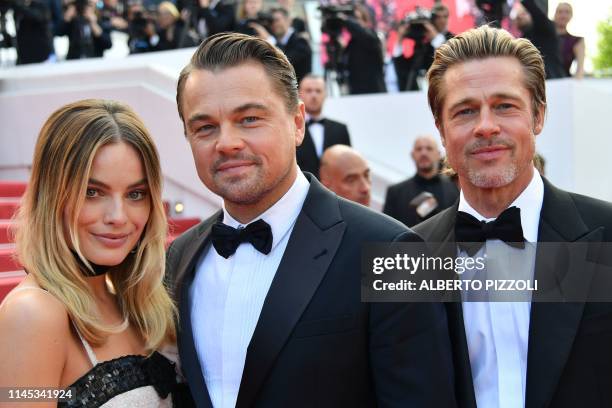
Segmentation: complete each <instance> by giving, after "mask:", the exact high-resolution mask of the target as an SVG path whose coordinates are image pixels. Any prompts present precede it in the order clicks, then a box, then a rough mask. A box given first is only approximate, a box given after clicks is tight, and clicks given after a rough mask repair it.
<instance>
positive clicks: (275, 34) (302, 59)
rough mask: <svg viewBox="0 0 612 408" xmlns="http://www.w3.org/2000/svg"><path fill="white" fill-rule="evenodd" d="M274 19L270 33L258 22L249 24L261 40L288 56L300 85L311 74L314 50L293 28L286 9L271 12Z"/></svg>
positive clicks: (303, 36)
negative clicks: (273, 45) (268, 42)
mask: <svg viewBox="0 0 612 408" xmlns="http://www.w3.org/2000/svg"><path fill="white" fill-rule="evenodd" d="M270 16H271V18H272V21H271V26H270V29H271V30H272V33H271V34H270V32H268V30H267V29H266V27H264V26H262V25H261V24H259V23H258V22H251V23H250V24H249V26H250V27H252V28H253V29H254V30H255V32H256V33H257V35H258V36H259V37H260V38H263V39H265V40H268V41H270V42H271V43H273V44H275V45H276V46H277V47H278V48H280V49H281V50H282V51H283V53H285V55H286V56H287V59H288V60H289V62H290V63H291V65H293V69H295V75H296V76H297V80H298V83H299V82H300V81H301V80H302V78H304V76H306V75H307V74H309V73H310V71H311V69H312V49H311V48H310V43H309V42H308V40H307V38H306V36H305V35H303V34H300V33H297V32H296V31H295V29H294V28H293V27H291V18H290V17H289V12H288V11H287V10H285V9H284V8H280V7H278V8H274V9H272V10H271V11H270Z"/></svg>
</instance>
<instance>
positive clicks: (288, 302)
mask: <svg viewBox="0 0 612 408" xmlns="http://www.w3.org/2000/svg"><path fill="white" fill-rule="evenodd" d="M308 177H309V178H310V183H311V187H310V190H309V193H308V197H307V199H306V202H305V203H304V207H303V208H302V211H301V212H300V215H299V216H298V218H297V220H296V223H295V226H294V228H293V231H292V233H291V237H290V239H289V243H288V244H287V248H286V249H285V253H284V255H283V258H282V260H281V263H280V265H279V267H278V270H277V272H276V275H275V277H274V280H273V281H272V285H271V286H270V290H269V291H268V295H267V296H266V300H265V302H264V305H263V308H262V310H261V314H260V317H259V321H258V322H257V326H256V327H255V332H254V333H253V338H252V339H251V342H250V344H249V347H248V349H247V356H246V362H245V366H244V371H243V374H242V382H241V384H240V392H239V393H238V400H237V403H236V407H237V408H247V407H252V406H253V404H254V402H255V400H256V397H257V393H258V392H259V390H260V388H261V386H262V384H263V383H264V381H265V379H266V377H267V376H268V373H269V372H270V370H271V368H272V366H273V364H274V361H275V359H276V357H277V356H278V354H279V353H280V351H281V350H282V348H283V346H284V345H285V343H286V341H287V339H288V338H289V336H290V335H291V332H292V330H293V328H294V326H295V324H296V323H297V322H298V320H299V319H300V316H301V315H302V313H303V312H304V309H305V308H306V306H307V305H308V303H309V302H310V299H311V298H312V296H313V295H314V293H315V291H316V290H317V287H318V286H319V283H320V282H321V280H322V279H323V276H325V273H326V272H327V269H328V267H329V265H330V263H331V262H332V260H333V259H334V256H335V254H336V251H337V250H338V247H339V246H340V243H341V241H342V237H343V235H344V230H345V229H346V225H345V223H344V222H343V221H342V219H341V217H340V213H339V208H338V203H337V199H336V198H335V197H333V196H331V195H330V194H329V193H328V192H323V189H322V187H321V186H320V184H319V183H318V182H317V181H316V180H314V178H313V177H312V176H310V175H308ZM321 218H325V220H324V221H323V222H319V221H320V219H321ZM318 219H319V220H318Z"/></svg>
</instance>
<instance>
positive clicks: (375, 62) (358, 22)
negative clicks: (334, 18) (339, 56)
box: [338, 4, 387, 95]
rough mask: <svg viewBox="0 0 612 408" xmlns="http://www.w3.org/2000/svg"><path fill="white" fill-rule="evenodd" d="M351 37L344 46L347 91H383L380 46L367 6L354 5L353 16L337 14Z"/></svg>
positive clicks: (383, 82) (382, 59)
mask: <svg viewBox="0 0 612 408" xmlns="http://www.w3.org/2000/svg"><path fill="white" fill-rule="evenodd" d="M338 18H339V19H340V20H341V21H342V23H343V25H344V27H345V28H346V29H347V30H348V32H349V33H350V34H351V39H350V41H349V43H348V44H347V46H346V48H345V49H344V57H345V58H346V68H347V70H348V85H349V93H350V94H351V95H357V94H366V93H376V92H387V87H386V85H385V79H384V58H383V48H382V44H381V41H380V39H379V38H378V35H377V34H376V31H374V29H373V28H372V26H373V24H372V21H371V17H370V14H369V13H368V10H367V9H366V8H365V7H364V6H362V5H359V4H358V5H356V6H355V10H354V16H353V17H349V16H347V15H345V14H343V13H340V14H339V15H338Z"/></svg>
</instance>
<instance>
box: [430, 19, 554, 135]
mask: <svg viewBox="0 0 612 408" xmlns="http://www.w3.org/2000/svg"><path fill="white" fill-rule="evenodd" d="M493 57H513V58H516V59H517V61H518V62H519V63H520V64H521V66H522V68H523V73H524V76H523V78H524V85H525V87H526V88H527V90H528V91H529V93H530V94H531V103H532V111H533V115H534V117H535V115H536V114H537V113H538V110H539V108H540V107H542V106H543V107H544V108H546V81H545V79H546V73H545V71H544V61H543V59H542V55H541V54H540V51H538V49H537V48H536V47H535V46H534V45H533V44H532V43H531V41H529V40H526V39H524V38H514V37H513V36H512V34H510V33H509V32H507V31H506V30H503V29H499V28H493V27H489V26H482V27H478V28H473V29H471V30H468V31H465V32H464V33H461V34H460V35H458V36H456V37H454V38H452V39H450V40H448V41H447V42H446V43H445V44H444V45H442V46H441V47H440V48H438V50H437V51H436V54H435V57H434V62H433V64H432V65H431V67H430V68H429V71H428V72H427V79H428V80H429V89H428V91H427V98H428V101H429V107H430V108H431V112H432V113H433V116H434V119H435V121H436V123H437V124H441V123H442V117H441V115H442V106H443V104H444V98H445V96H446V90H445V89H444V76H445V74H446V72H447V71H448V70H449V68H451V67H453V66H454V65H457V64H460V63H463V62H467V61H472V60H481V59H486V58H493Z"/></svg>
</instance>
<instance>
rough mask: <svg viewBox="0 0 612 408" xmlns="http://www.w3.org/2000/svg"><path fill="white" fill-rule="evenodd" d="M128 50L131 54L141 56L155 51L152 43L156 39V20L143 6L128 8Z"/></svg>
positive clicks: (136, 5) (135, 5)
mask: <svg viewBox="0 0 612 408" xmlns="http://www.w3.org/2000/svg"><path fill="white" fill-rule="evenodd" d="M127 21H128V30H127V31H128V48H129V50H130V54H141V53H143V52H149V51H153V44H152V43H151V41H152V40H153V39H155V38H156V35H157V28H156V22H155V19H154V18H153V17H152V16H151V15H150V13H149V12H147V11H146V10H145V9H144V7H143V6H142V5H141V4H133V5H131V6H130V7H129V8H128V12H127Z"/></svg>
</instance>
